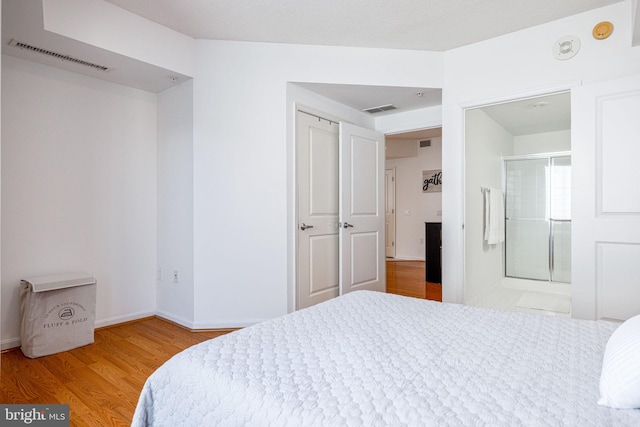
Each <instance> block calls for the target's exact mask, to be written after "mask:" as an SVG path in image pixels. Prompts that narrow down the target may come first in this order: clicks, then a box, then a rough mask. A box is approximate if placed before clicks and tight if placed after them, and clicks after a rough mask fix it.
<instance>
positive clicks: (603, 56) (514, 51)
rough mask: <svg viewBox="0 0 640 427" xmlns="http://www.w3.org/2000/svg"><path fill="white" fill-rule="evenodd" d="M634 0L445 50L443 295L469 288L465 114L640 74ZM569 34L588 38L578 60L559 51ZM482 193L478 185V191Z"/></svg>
mask: <svg viewBox="0 0 640 427" xmlns="http://www.w3.org/2000/svg"><path fill="white" fill-rule="evenodd" d="M630 16H631V1H630V0H626V1H623V2H621V3H617V4H614V5H612V6H608V7H605V8H601V9H596V10H592V11H589V12H586V13H583V14H579V15H576V16H572V17H569V18H566V19H562V20H558V21H554V22H551V23H548V24H545V25H540V26H537V27H534V28H530V29H527V30H523V31H518V32H514V33H511V34H508V35H505V36H502V37H497V38H494V39H491V40H487V41H484V42H480V43H476V44H473V45H469V46H465V47H461V48H458V49H454V50H450V51H447V52H445V54H444V60H445V62H444V64H445V65H444V76H445V77H444V88H443V173H444V176H445V177H446V179H445V180H444V183H443V187H444V188H443V207H442V209H443V279H442V280H443V300H444V301H449V302H462V300H463V290H464V257H463V255H464V232H463V229H462V225H463V222H464V204H463V197H464V181H463V179H464V178H463V177H464V164H463V162H462V161H461V160H462V159H463V156H464V114H463V109H464V108H465V107H471V106H478V105H483V104H488V103H490V102H491V101H498V100H506V99H514V98H517V97H520V96H522V95H533V94H543V93H549V92H553V91H554V90H555V89H559V88H563V89H567V88H569V87H571V86H574V85H576V84H579V83H580V82H583V83H588V82H594V81H600V80H606V79H612V78H615V77H620V76H624V75H630V74H634V73H640V48H632V47H631V44H630V40H631V19H630ZM603 20H607V21H610V22H612V23H613V25H614V27H615V31H614V32H613V34H612V35H611V36H610V37H609V38H607V39H605V40H595V39H594V38H593V37H592V36H591V30H592V28H593V27H594V25H595V24H597V23H598V22H600V21H603ZM567 34H572V35H576V36H578V37H579V38H580V40H581V41H582V46H581V49H580V52H579V53H578V54H577V55H576V56H575V57H574V58H573V59H571V60H567V61H558V60H556V59H554V58H553V56H552V55H551V48H552V46H553V44H554V42H555V41H556V40H557V39H558V38H560V37H562V36H565V35H567ZM472 191H475V190H472Z"/></svg>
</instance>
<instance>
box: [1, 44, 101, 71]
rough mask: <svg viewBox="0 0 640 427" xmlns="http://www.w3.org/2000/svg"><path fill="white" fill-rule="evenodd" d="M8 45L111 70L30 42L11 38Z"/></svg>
mask: <svg viewBox="0 0 640 427" xmlns="http://www.w3.org/2000/svg"><path fill="white" fill-rule="evenodd" d="M9 46H14V47H17V48H20V49H23V50H28V51H30V52H34V53H39V54H42V55H47V56H50V57H52V58H57V59H59V60H61V61H67V62H73V63H74V64H78V65H82V66H84V67H89V68H93V69H94V70H97V71H102V72H105V73H106V72H109V71H111V68H109V67H105V66H104V65H99V64H94V63H93V62H89V61H84V60H82V59H78V58H74V57H73V56H69V55H64V54H62V53H57V52H53V51H51V50H48V49H43V48H41V47H37V46H32V45H30V44H26V43H22V42H19V41H17V40H13V39H11V41H10V42H9Z"/></svg>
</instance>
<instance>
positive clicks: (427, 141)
mask: <svg viewBox="0 0 640 427" xmlns="http://www.w3.org/2000/svg"><path fill="white" fill-rule="evenodd" d="M424 147H431V140H430V139H423V140H422V141H420V148H424Z"/></svg>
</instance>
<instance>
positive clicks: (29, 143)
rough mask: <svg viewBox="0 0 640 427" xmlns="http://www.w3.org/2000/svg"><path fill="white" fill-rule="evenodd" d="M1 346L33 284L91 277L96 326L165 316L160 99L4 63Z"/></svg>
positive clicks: (14, 333)
mask: <svg viewBox="0 0 640 427" xmlns="http://www.w3.org/2000/svg"><path fill="white" fill-rule="evenodd" d="M2 125H3V127H2V213H1V218H2V266H1V268H2V320H3V321H2V338H3V345H4V346H5V347H7V346H15V345H17V344H18V342H17V338H18V336H19V282H20V279H21V278H23V277H29V276H35V275H41V274H49V273H56V272H64V271H77V270H80V271H86V272H87V273H90V274H92V275H94V276H95V277H96V278H97V280H98V285H97V307H96V318H97V325H98V326H102V325H106V324H111V323H117V322H121V321H126V320H130V319H132V318H136V317H141V316H146V315H150V314H153V313H154V310H155V283H154V282H155V281H154V277H155V264H156V219H155V218H156V215H155V211H156V96H155V95H153V94H150V93H147V92H142V91H139V90H134V89H130V88H126V87H123V86H119V85H115V84H112V83H107V82H104V81H101V80H96V79H92V78H88V77H84V76H81V75H78V74H74V73H69V72H66V71H62V70H59V69H55V68H51V67H47V66H43V65H38V64H35V63H32V62H29V61H24V60H21V59H17V58H14V57H10V56H4V55H3V58H2Z"/></svg>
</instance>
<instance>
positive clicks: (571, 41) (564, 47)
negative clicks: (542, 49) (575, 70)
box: [553, 36, 580, 61]
mask: <svg viewBox="0 0 640 427" xmlns="http://www.w3.org/2000/svg"><path fill="white" fill-rule="evenodd" d="M579 50H580V39H579V38H578V37H576V36H564V37H560V38H559V39H558V40H556V42H555V43H554V44H553V57H554V58H556V59H557V60H559V61H564V60H567V59H571V58H573V57H574V56H576V54H577V53H578V51H579Z"/></svg>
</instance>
